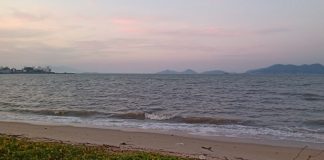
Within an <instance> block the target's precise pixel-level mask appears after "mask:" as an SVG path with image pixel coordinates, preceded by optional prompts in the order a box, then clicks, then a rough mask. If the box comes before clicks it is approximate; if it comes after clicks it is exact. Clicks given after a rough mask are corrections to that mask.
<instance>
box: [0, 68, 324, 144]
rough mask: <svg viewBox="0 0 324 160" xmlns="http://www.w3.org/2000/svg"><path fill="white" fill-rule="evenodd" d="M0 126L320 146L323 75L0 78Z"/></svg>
mask: <svg viewBox="0 0 324 160" xmlns="http://www.w3.org/2000/svg"><path fill="white" fill-rule="evenodd" d="M0 121H21V122H30V123H53V124H62V125H83V126H90V127H99V128H120V129H127V128H129V129H149V130H152V129H153V130H160V131H165V132H168V131H180V132H185V133H188V134H192V135H200V136H226V137H246V138H256V139H270V140H289V141H300V142H309V143H323V144H324V76H323V75H322V76H321V75H307V76H305V75H280V76H274V75H272V76H271V75H268V76H260V75H136V74H133V75H132V74H129V75H128V74H124V75H123V74H120V75H119V74H75V75H0Z"/></svg>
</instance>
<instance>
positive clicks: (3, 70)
mask: <svg viewBox="0 0 324 160" xmlns="http://www.w3.org/2000/svg"><path fill="white" fill-rule="evenodd" d="M53 73H54V72H52V70H51V68H50V67H45V68H42V67H24V68H23V69H21V70H17V69H16V68H9V67H0V74H53Z"/></svg>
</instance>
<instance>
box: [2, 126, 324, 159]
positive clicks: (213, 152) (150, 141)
mask: <svg viewBox="0 0 324 160" xmlns="http://www.w3.org/2000/svg"><path fill="white" fill-rule="evenodd" d="M0 133H1V134H7V135H19V136H22V137H28V138H31V139H34V140H40V141H63V142H66V143H87V144H92V145H107V146H115V147H120V149H122V150H145V151H153V152H160V153H165V154H172V155H181V156H190V157H194V158H201V159H220V160H222V159H223V160H226V159H228V160H324V153H321V148H317V149H311V147H308V148H306V149H305V150H302V148H303V147H304V146H303V145H301V146H298V145H297V146H293V147H292V146H291V147H288V146H279V145H266V144H253V143H246V142H240V141H237V142H235V139H234V140H231V141H229V140H227V139H226V138H224V139H222V138H219V139H217V140H214V139H205V138H199V137H190V136H181V135H172V134H159V133H146V132H133V131H119V130H112V129H98V128H87V127H73V126H53V125H33V124H27V123H16V122H0ZM323 149H324V148H323ZM300 152H301V153H300ZM298 153H300V154H298ZM309 156H311V157H309ZM296 157H297V158H296Z"/></svg>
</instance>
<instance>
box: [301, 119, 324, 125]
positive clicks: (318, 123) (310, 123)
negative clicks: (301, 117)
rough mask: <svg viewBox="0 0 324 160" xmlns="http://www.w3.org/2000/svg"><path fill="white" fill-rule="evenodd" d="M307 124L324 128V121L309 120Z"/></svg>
mask: <svg viewBox="0 0 324 160" xmlns="http://www.w3.org/2000/svg"><path fill="white" fill-rule="evenodd" d="M305 123H306V124H308V125H314V126H324V119H316V120H308V121H305Z"/></svg>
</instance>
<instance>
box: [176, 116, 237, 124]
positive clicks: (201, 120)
mask: <svg viewBox="0 0 324 160" xmlns="http://www.w3.org/2000/svg"><path fill="white" fill-rule="evenodd" d="M174 120H175V121H177V122H181V123H189V124H215V125H231V124H242V123H243V121H242V120H239V119H228V118H214V117H175V118H174Z"/></svg>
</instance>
